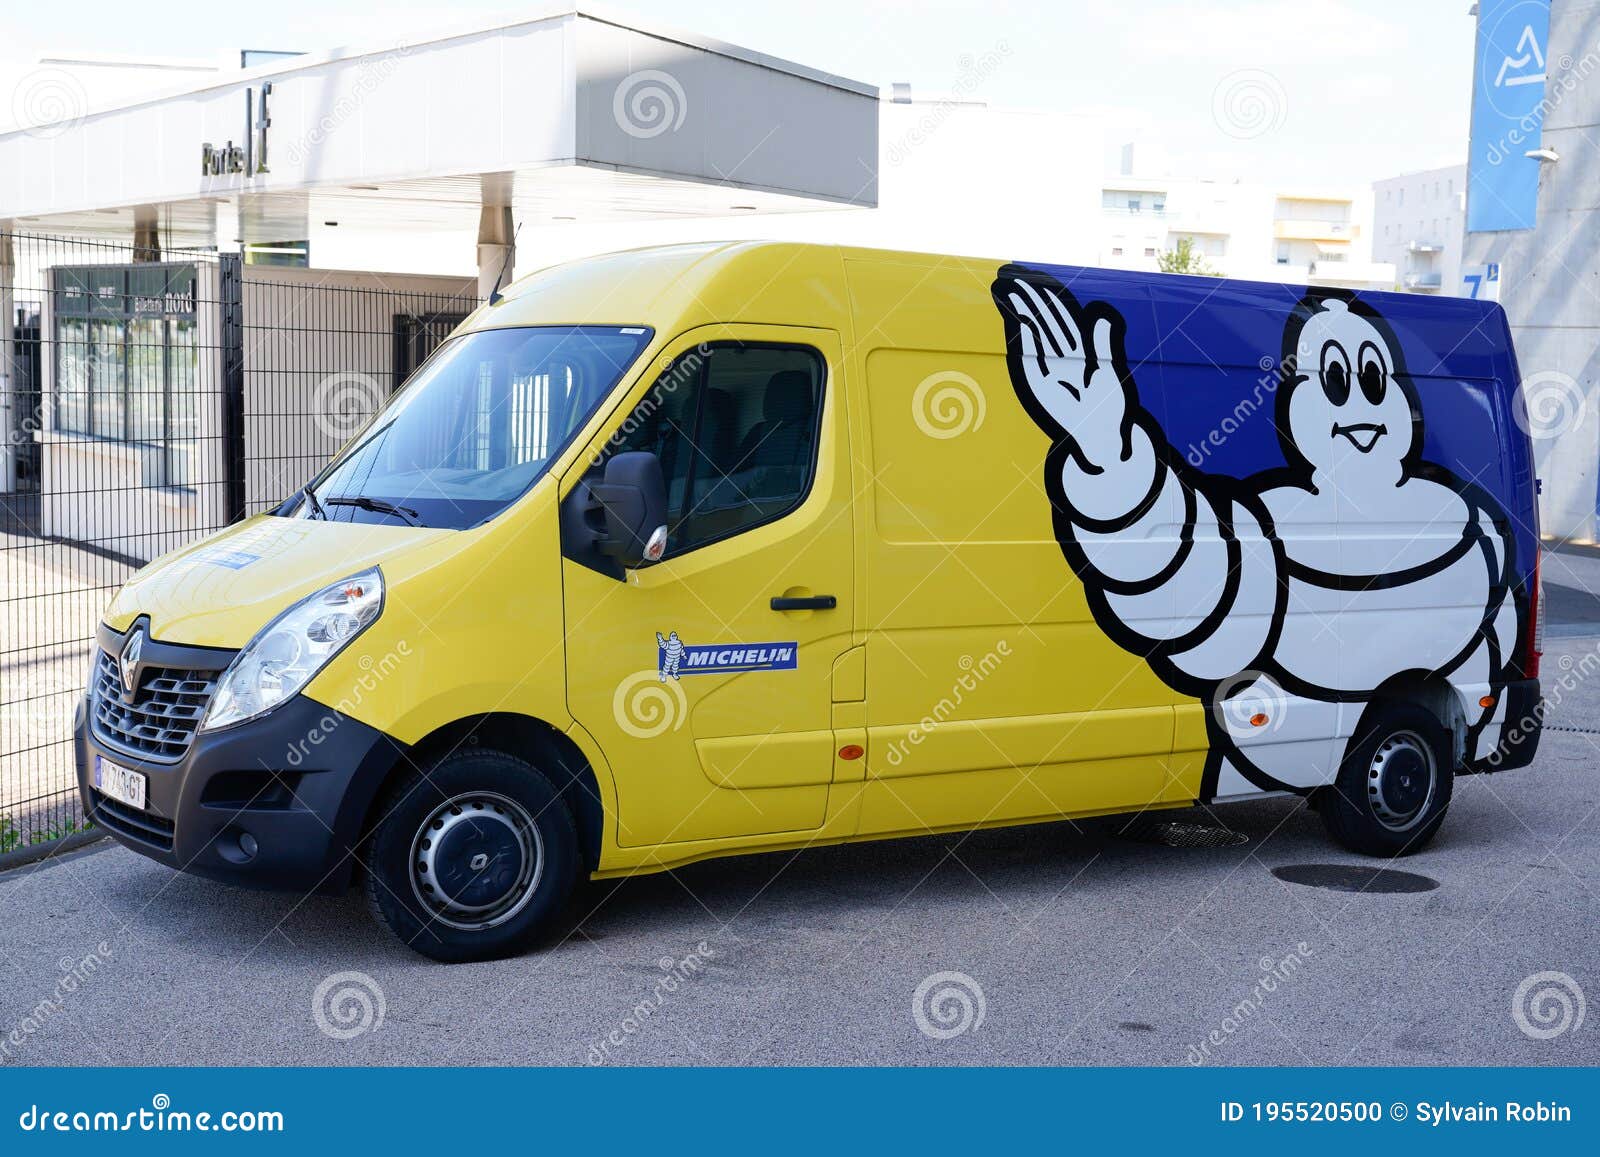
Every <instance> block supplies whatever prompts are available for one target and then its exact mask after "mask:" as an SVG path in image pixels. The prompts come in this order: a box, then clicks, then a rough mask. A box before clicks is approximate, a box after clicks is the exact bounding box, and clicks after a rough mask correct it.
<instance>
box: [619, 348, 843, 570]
mask: <svg viewBox="0 0 1600 1157" xmlns="http://www.w3.org/2000/svg"><path fill="white" fill-rule="evenodd" d="M823 377H824V368H823V361H822V358H821V356H820V355H819V354H818V353H817V352H816V351H815V350H813V349H810V348H807V347H804V346H789V345H770V344H767V343H755V342H725V343H717V344H714V345H711V346H709V347H704V346H702V347H700V348H699V349H697V350H695V351H693V352H691V353H688V354H685V355H684V356H683V357H681V358H679V359H678V360H677V361H675V362H674V363H673V364H672V365H671V366H669V367H668V368H667V369H666V370H665V371H664V372H663V373H662V375H661V377H660V378H659V379H658V380H657V381H656V384H655V385H654V386H653V387H651V389H650V392H649V394H647V395H646V397H645V400H644V401H643V402H642V403H640V405H639V407H638V409H636V410H635V411H634V413H633V416H632V418H631V419H630V420H629V422H627V423H624V426H623V428H624V430H627V431H628V434H627V436H626V438H625V439H623V441H622V442H621V444H619V445H618V447H617V450H616V452H618V453H620V452H622V451H625V450H648V451H650V452H652V453H654V454H655V455H656V457H658V458H659V459H661V472H662V475H663V476H664V478H665V479H666V483H667V552H668V554H669V555H678V554H682V553H684V552H685V551H690V550H694V549H696V548H697V547H701V546H705V545H707V544H709V543H713V542H717V541H718V540H720V539H724V538H727V537H729V536H730V535H734V534H740V533H742V532H744V531H746V530H750V529H752V528H753V527H757V526H761V525H762V524H764V523H768V522H772V521H773V520H775V519H778V518H781V517H783V516H784V515H785V514H787V513H789V512H790V511H791V510H793V509H795V507H797V506H799V505H800V503H801V502H802V501H803V500H804V498H805V496H806V494H807V492H808V491H809V490H810V489H811V479H812V475H813V474H814V473H815V468H816V452H817V430H818V427H819V423H820V418H821V413H822V387H823Z"/></svg>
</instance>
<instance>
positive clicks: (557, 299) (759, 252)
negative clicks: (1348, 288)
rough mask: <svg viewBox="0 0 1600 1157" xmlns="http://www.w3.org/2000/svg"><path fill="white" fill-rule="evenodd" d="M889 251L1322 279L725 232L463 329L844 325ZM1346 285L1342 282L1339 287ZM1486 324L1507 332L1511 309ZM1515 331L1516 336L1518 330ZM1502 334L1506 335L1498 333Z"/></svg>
mask: <svg viewBox="0 0 1600 1157" xmlns="http://www.w3.org/2000/svg"><path fill="white" fill-rule="evenodd" d="M858 261H859V262H883V263H889V264H896V265H918V266H931V267H936V268H935V270H934V272H937V268H938V267H942V268H943V269H946V270H948V271H949V272H950V273H953V274H956V273H958V274H960V275H962V276H963V277H971V276H973V275H979V276H984V277H989V276H992V275H993V274H992V271H993V270H995V269H998V268H999V267H1000V266H1002V265H1007V264H1012V263H1019V264H1022V265H1026V266H1029V267H1032V268H1035V269H1041V270H1048V271H1050V272H1052V273H1054V274H1055V275H1056V276H1058V277H1061V278H1062V279H1063V280H1068V281H1069V283H1070V281H1073V280H1077V279H1078V278H1079V277H1080V276H1082V277H1087V278H1089V279H1092V280H1094V281H1096V282H1099V283H1100V284H1102V285H1108V286H1109V285H1115V286H1116V287H1117V288H1119V289H1121V290H1122V291H1124V292H1127V291H1130V290H1137V289H1140V288H1144V289H1156V288H1159V287H1166V288H1169V289H1170V288H1173V287H1177V286H1187V287H1190V288H1205V289H1207V290H1217V289H1219V288H1225V289H1226V291H1227V300H1228V302H1229V303H1231V304H1232V305H1234V306H1236V307H1237V306H1240V305H1248V304H1250V303H1251V301H1252V299H1254V300H1255V301H1259V303H1260V305H1261V306H1263V307H1265V308H1269V309H1283V308H1284V307H1285V304H1286V303H1289V302H1293V301H1295V300H1298V299H1299V298H1300V297H1302V296H1304V295H1305V294H1307V293H1308V292H1313V291H1315V290H1314V287H1308V286H1305V285H1301V284H1293V283H1284V282H1273V281H1246V280H1238V279H1234V278H1226V279H1219V278H1215V277H1196V276H1190V275H1185V274H1175V273H1154V272H1144V271H1140V270H1126V269H1108V268H1096V267H1089V266H1063V265H1054V264H1051V263H1046V262H1034V261H1030V260H1028V259H1027V258H980V257H961V256H951V255H941V254H934V253H919V252H912V251H903V250H892V249H872V248H866V247H856V246H842V245H824V244H815V243H806V242H793V241H720V242H696V243H685V244H676V245H655V246H646V247H642V248H638V249H628V250H622V251H619V252H616V253H607V254H602V255H600V256H595V257H587V258H581V259H579V260H575V261H570V262H566V263H563V264H559V265H553V266H550V267H548V268H546V269H542V270H539V271H537V272H535V273H532V274H529V275H528V276H526V277H523V278H521V279H519V280H518V281H516V282H515V283H513V284H512V285H510V286H508V287H507V288H506V289H504V290H503V291H502V297H501V300H500V301H499V302H498V303H496V304H494V305H486V306H483V307H482V308H480V309H479V310H478V311H477V312H476V313H474V314H473V315H472V317H471V318H469V319H468V321H467V322H466V324H465V325H464V326H463V327H462V328H463V330H464V331H467V330H476V329H498V328H504V327H509V326H521V325H540V324H545V325H548V324H552V323H553V322H556V321H557V320H559V321H560V322H561V323H564V324H572V325H580V324H591V325H650V326H654V327H657V328H660V327H663V326H668V325H675V326H680V327H683V328H687V327H688V326H691V325H696V324H715V323H716V322H718V321H728V322H731V321H741V322H769V323H785V324H796V323H799V324H811V325H823V324H829V322H830V319H832V320H835V321H837V322H838V323H840V324H843V323H844V321H845V316H844V315H846V314H847V313H848V311H849V303H848V301H846V300H842V299H841V297H840V294H839V291H840V289H841V288H842V277H843V274H844V267H845V264H846V263H853V262H858ZM1334 292H1337V291H1334ZM1355 296H1357V297H1359V298H1360V299H1361V300H1363V301H1366V302H1369V303H1370V304H1372V305H1373V306H1374V307H1376V308H1377V309H1378V310H1380V311H1381V312H1384V313H1386V314H1390V313H1399V314H1404V315H1412V316H1416V315H1419V314H1426V315H1430V316H1432V317H1433V318H1435V319H1438V320H1440V321H1444V320H1452V321H1455V322H1457V323H1462V324H1466V325H1469V326H1479V325H1482V324H1483V323H1484V321H1485V320H1486V319H1489V318H1491V317H1493V316H1494V315H1496V314H1500V313H1501V309H1500V306H1499V305H1498V304H1497V303H1495V302H1490V301H1483V300H1472V299H1468V298H1460V297H1435V296H1432V295H1425V294H1413V293H1399V292H1393V291H1387V290H1360V291H1358V292H1357V293H1356V294H1355ZM1483 328H1484V329H1486V330H1488V331H1490V332H1492V333H1494V334H1500V333H1505V332H1506V329H1505V322H1504V320H1503V318H1501V319H1496V320H1495V321H1493V322H1491V323H1490V324H1489V325H1486V326H1484V327H1483ZM1507 337H1509V335H1508V334H1507ZM1496 344H1500V343H1499V342H1496Z"/></svg>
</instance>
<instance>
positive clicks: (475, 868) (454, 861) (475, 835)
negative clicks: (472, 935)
mask: <svg viewBox="0 0 1600 1157" xmlns="http://www.w3.org/2000/svg"><path fill="white" fill-rule="evenodd" d="M433 863H434V872H435V876H434V881H433V882H434V886H435V887H437V888H438V889H439V890H440V891H441V892H443V893H444V894H445V896H446V897H448V898H449V899H450V900H452V901H454V902H455V903H457V904H460V905H462V906H463V907H467V908H484V907H487V906H488V905H490V904H493V903H494V902H495V901H496V900H498V899H500V898H501V897H502V896H504V895H505V894H506V893H507V892H509V891H511V889H512V888H513V887H515V886H516V883H517V880H518V879H519V877H520V876H521V874H522V846H521V844H520V843H519V842H518V841H517V837H516V833H515V832H514V831H513V830H512V829H511V828H510V827H508V826H507V825H506V824H504V823H501V822H500V821H498V820H491V819H484V818H479V817H474V818H472V819H467V820H463V821H462V822H461V823H459V824H456V825H455V826H454V827H452V828H451V829H450V830H449V831H448V832H446V833H445V835H444V838H443V839H441V840H440V841H439V848H438V851H437V853H436V854H435V856H434V861H433Z"/></svg>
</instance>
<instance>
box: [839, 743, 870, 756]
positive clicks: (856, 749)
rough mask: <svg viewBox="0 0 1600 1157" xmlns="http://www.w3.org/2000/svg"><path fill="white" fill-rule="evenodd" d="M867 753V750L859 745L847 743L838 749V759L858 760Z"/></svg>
mask: <svg viewBox="0 0 1600 1157" xmlns="http://www.w3.org/2000/svg"><path fill="white" fill-rule="evenodd" d="M866 753H867V749H866V748H864V747H862V746H861V745H860V744H859V743H847V744H845V745H844V746H843V747H841V748H840V749H839V758H840V759H860V758H861V757H862V756H863V755H865V754H866Z"/></svg>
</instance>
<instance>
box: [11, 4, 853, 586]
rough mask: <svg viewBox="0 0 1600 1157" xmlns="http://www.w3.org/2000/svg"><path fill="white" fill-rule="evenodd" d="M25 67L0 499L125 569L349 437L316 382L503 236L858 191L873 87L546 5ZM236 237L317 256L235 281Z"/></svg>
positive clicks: (372, 349)
mask: <svg viewBox="0 0 1600 1157" xmlns="http://www.w3.org/2000/svg"><path fill="white" fill-rule="evenodd" d="M19 84H20V87H19V89H18V91H19V93H22V94H23V97H20V98H19V100H18V101H17V102H16V103H15V105H14V107H15V108H16V109H17V110H18V112H19V114H20V115H21V117H22V119H21V122H20V123H19V124H17V125H15V126H14V127H12V128H10V129H8V130H4V131H0V500H4V501H5V502H6V506H7V508H8V510H9V511H11V512H12V513H7V515H6V517H7V519H8V521H20V522H22V523H24V524H25V525H27V526H28V527H29V529H30V531H31V532H32V533H36V534H43V535H46V536H54V537H59V538H65V539H70V540H72V541H76V542H81V543H90V544H94V545H95V546H96V547H98V548H100V549H104V550H106V551H110V552H113V553H115V554H117V555H118V556H125V557H130V558H149V557H152V556H153V554H155V553H159V552H160V551H161V550H163V549H165V548H166V547H168V546H170V545H171V544H172V543H173V542H174V541H176V540H180V539H182V538H184V537H188V536H192V535H193V534H194V533H196V532H198V531H200V530H204V529H208V528H212V527H215V526H218V525H222V524H224V523H226V521H227V520H228V519H229V518H231V517H233V516H236V515H237V514H238V513H240V512H242V511H244V510H247V509H251V510H258V509H261V508H263V507H264V506H267V505H270V504H272V503H273V502H275V501H277V500H280V499H281V498H282V497H283V496H284V495H285V493H286V492H288V491H289V490H292V489H293V488H294V487H295V486H298V485H299V484H300V483H301V482H303V481H304V480H305V478H306V477H308V476H309V475H310V474H311V473H312V472H314V470H315V468H316V467H317V465H318V464H319V463H320V462H322V461H323V460H325V459H326V458H327V456H328V455H329V454H330V453H331V452H332V450H333V449H334V448H335V447H336V446H337V444H338V441H339V440H340V439H339V438H338V437H337V435H338V433H339V432H340V431H341V430H342V431H343V432H344V433H346V434H348V433H349V432H350V431H349V430H345V429H344V425H345V423H344V422H343V420H342V419H340V420H330V419H336V418H337V416H336V415H330V413H329V409H330V406H331V405H332V404H334V403H336V402H340V400H341V398H342V397H343V393H347V392H348V391H344V392H343V393H341V390H340V389H339V388H336V387H340V386H341V384H348V382H349V381H352V380H353V381H355V382H356V383H357V384H358V385H359V386H360V390H359V391H358V392H360V393H361V394H362V395H363V396H362V397H361V398H360V399H359V401H360V405H359V406H357V407H356V409H357V410H359V411H361V412H370V411H371V409H372V408H373V407H374V406H375V405H377V404H379V403H381V401H382V399H383V398H384V397H386V396H387V394H388V392H389V390H390V389H391V388H392V384H393V381H394V379H395V378H397V377H398V376H401V371H402V370H403V369H404V368H405V365H406V364H415V360H414V359H412V358H409V357H403V356H402V352H403V350H404V349H405V348H406V347H407V345H408V341H409V337H410V335H412V334H413V331H417V330H418V329H419V327H420V330H421V331H426V332H430V333H431V331H433V330H437V329H439V327H440V326H441V325H444V323H445V322H446V321H447V320H448V321H449V323H450V324H453V323H454V321H459V320H460V318H461V317H462V316H464V315H465V314H466V313H467V312H468V311H469V310H470V309H471V308H472V307H473V306H475V305H476V303H477V301H478V300H479V299H480V298H482V297H485V296H487V295H488V294H489V293H490V292H491V291H492V290H493V289H494V287H495V286H496V285H497V284H498V283H499V282H500V281H501V280H502V279H504V278H506V277H508V276H511V275H514V271H515V270H516V269H517V267H518V260H517V250H518V241H519V237H518V227H519V225H531V226H533V228H531V229H529V230H526V231H524V232H523V233H522V235H521V238H520V240H521V242H522V245H523V260H522V263H521V264H522V267H523V268H525V269H531V268H537V267H538V266H540V265H543V264H547V263H548V262H549V261H550V260H553V259H554V255H547V254H536V255H533V256H531V257H530V255H529V253H528V247H529V246H530V245H531V244H535V241H534V239H535V238H536V237H538V236H539V230H540V228H541V227H542V226H552V227H554V226H555V225H556V224H557V223H560V222H580V221H581V222H604V223H607V224H622V223H627V222H633V221H649V222H661V221H681V220H684V219H686V218H694V217H708V216H709V217H722V216H725V215H727V214H730V213H738V214H741V215H743V217H745V218H750V217H755V216H760V215H763V214H767V213H805V212H814V211H817V210H822V209H833V208H836V207H838V206H857V207H869V206H871V205H873V204H874V203H875V201H876V198H877V164H878V155H879V143H878V99H877V90H876V89H875V88H873V87H871V86H868V85H865V84H862V83H859V82H856V81H851V80H847V79H844V78H842V77H837V76H833V75H831V74H828V73H823V72H819V71H817V70H815V69H811V68H807V67H805V66H803V65H799V64H795V63H792V62H789V61H783V60H779V59H776V58H774V57H770V56H767V55H765V54H762V53H757V52H752V51H749V50H746V49H743V48H739V47H736V46H733V45H729V44H724V43H722V42H719V41H714V40H711V39H709V38H705V37H700V36H696V35H693V34H689V33H683V32H675V31H664V30H658V29H651V30H646V29H641V28H637V27H633V26H630V25H627V24H623V23H619V22H617V21H614V20H610V19H607V18H603V17H598V16H593V15H589V14H586V13H579V12H576V11H573V10H569V9H562V10H558V11H556V12H553V13H550V14H548V15H543V16H537V17H530V18H525V19H521V20H516V21H513V22H511V23H501V24H491V25H487V26H483V25H474V26H471V27H466V28H461V29H456V30H452V31H450V32H447V33H444V34H440V35H433V36H424V37H416V38H413V39H409V40H406V39H402V40H394V39H390V40H387V41H382V42H379V43H376V44H373V45H371V46H367V47H362V48H354V49H334V50H330V51H326V52H320V53H310V54H306V55H301V56H294V57H288V58H284V59H277V60H273V61H270V62H268V63H265V64H260V65H256V66H254V67H249V68H233V69H226V70H223V69H217V68H212V67H210V66H195V67H185V66H179V65H177V64H171V65H162V66H160V67H156V68H152V69H139V68H136V67H132V66H130V65H128V64H127V62H122V63H121V64H119V65H117V66H116V67H114V68H107V67H103V66H102V65H101V64H99V63H95V62H89V63H83V62H79V63H77V64H74V63H73V62H71V61H67V60H64V59H62V60H56V61H54V62H51V63H41V64H40V65H39V67H38V68H36V69H33V70H32V71H29V72H28V73H27V74H26V75H25V76H23V77H22V78H20V81H19ZM42 238H67V239H76V240H68V241H66V242H62V241H55V240H44V239H42ZM101 242H111V243H114V244H115V248H112V247H109V246H106V245H101V247H100V248H99V249H94V248H93V246H94V245H96V244H100V243H101ZM240 245H243V246H245V248H246V253H247V255H249V254H251V252H252V250H253V251H254V255H255V256H257V257H260V258H263V260H262V261H260V262H255V263H253V264H260V265H264V266H272V265H275V264H282V263H283V260H282V259H285V258H287V259H288V263H289V264H296V265H307V264H314V265H315V267H316V268H317V269H318V270H320V271H323V272H321V273H320V274H318V275H316V276H312V277H309V278H298V279H297V278H296V277H295V276H293V275H294V274H296V273H298V272H299V271H298V270H293V269H281V268H266V269H256V270H251V271H249V272H247V273H246V275H245V276H244V278H243V281H244V284H243V285H242V286H240V287H238V288H237V289H234V288H231V287H230V283H229V281H228V279H227V277H226V276H224V275H223V274H222V273H221V272H220V271H219V263H218V261H217V259H216V257H215V256H214V253H215V251H223V252H228V253H236V252H237V250H238V247H239V246H240ZM207 250H209V251H212V252H210V253H207V252H197V251H207ZM341 269H344V270H350V271H349V272H329V271H330V270H331V271H337V270H341ZM437 274H449V275H453V276H451V277H450V278H449V279H447V280H440V279H439V278H437V277H429V276H427V275H437ZM353 302H362V303H365V305H364V306H363V307H362V308H363V312H362V314H361V316H360V318H359V319H355V318H356V315H355V313H353V312H352V311H353V310H354V308H355V307H354V306H353V305H352V304H351V303H353ZM230 311H232V312H230ZM240 314H242V320H240V319H239V315H240ZM229 318H232V319H234V320H233V321H231V322H228V323H227V324H224V323H225V321H226V319H229ZM445 328H448V326H445ZM234 329H242V330H243V331H244V334H245V339H246V340H245V342H244V343H240V342H239V341H238V336H237V334H236V333H233V330H234ZM280 339H287V340H281V341H280ZM432 340H434V341H436V340H437V336H434V337H432ZM274 342H280V345H273V344H272V343H274ZM410 344H412V345H415V344H416V343H414V342H411V343H410ZM424 344H426V343H424ZM241 348H242V349H243V353H242V354H241V353H237V352H236V353H235V356H234V357H233V359H232V360H231V361H230V360H229V357H228V356H226V355H225V352H224V351H225V350H233V351H238V350H239V349H241ZM241 361H242V362H243V363H244V364H243V365H242V367H241V366H240V365H239V363H240V362H241ZM153 367H154V368H153ZM241 410H242V415H241V414H240V413H239V411H241ZM230 415H232V416H230ZM356 416H357V417H359V416H360V415H359V414H357V415H356ZM11 495H19V496H25V500H23V499H17V500H12V499H9V497H8V496H11Z"/></svg>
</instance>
